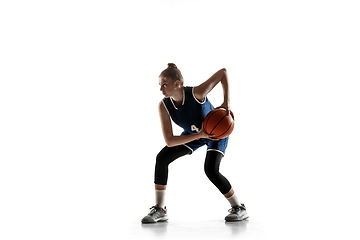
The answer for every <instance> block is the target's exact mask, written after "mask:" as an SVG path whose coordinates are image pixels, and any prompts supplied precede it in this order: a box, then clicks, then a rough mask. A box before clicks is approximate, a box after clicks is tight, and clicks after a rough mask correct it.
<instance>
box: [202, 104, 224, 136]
mask: <svg viewBox="0 0 360 240" xmlns="http://www.w3.org/2000/svg"><path fill="white" fill-rule="evenodd" d="M214 110H220V109H214ZM216 112H218V111H214V112H213V113H211V115H210V116H209V117H208V119H206V123H204V128H205V129H206V125H207V123H208V121H209V119H210V117H211V116H212V115H214V114H215V113H216ZM205 117H206V116H205ZM205 132H206V131H205ZM209 134H210V133H209Z"/></svg>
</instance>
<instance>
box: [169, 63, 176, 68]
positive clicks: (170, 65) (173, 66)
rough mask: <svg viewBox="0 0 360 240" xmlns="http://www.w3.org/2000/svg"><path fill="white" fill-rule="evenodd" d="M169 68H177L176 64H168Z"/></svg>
mask: <svg viewBox="0 0 360 240" xmlns="http://www.w3.org/2000/svg"><path fill="white" fill-rule="evenodd" d="M168 68H177V67H176V65H175V63H168Z"/></svg>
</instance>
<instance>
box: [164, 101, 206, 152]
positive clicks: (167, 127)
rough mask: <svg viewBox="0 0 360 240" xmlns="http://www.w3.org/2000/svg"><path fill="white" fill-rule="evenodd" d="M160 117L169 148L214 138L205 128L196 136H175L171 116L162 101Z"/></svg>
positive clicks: (195, 134)
mask: <svg viewBox="0 0 360 240" xmlns="http://www.w3.org/2000/svg"><path fill="white" fill-rule="evenodd" d="M159 115H160V122H161V129H162V133H163V135H164V139H165V142H166V145H167V146H168V147H173V146H177V145H181V144H185V143H188V142H191V141H194V140H196V139H199V138H210V137H211V136H213V135H209V134H207V133H206V132H205V131H204V129H203V128H202V129H201V130H200V131H199V132H197V133H194V134H190V135H183V136H174V134H173V129H172V125H171V119H170V116H169V114H168V112H167V111H166V109H165V106H164V104H163V102H162V101H160V103H159Z"/></svg>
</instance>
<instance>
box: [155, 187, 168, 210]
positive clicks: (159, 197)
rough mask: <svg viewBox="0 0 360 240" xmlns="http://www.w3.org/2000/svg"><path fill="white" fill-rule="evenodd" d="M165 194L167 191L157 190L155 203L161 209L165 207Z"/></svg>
mask: <svg viewBox="0 0 360 240" xmlns="http://www.w3.org/2000/svg"><path fill="white" fill-rule="evenodd" d="M165 193H166V190H155V203H156V205H159V206H160V207H164V206H165Z"/></svg>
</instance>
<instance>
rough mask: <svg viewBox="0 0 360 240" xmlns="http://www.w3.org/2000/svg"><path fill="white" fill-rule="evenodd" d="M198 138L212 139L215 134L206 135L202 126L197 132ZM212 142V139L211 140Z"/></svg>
mask: <svg viewBox="0 0 360 240" xmlns="http://www.w3.org/2000/svg"><path fill="white" fill-rule="evenodd" d="M198 134H199V138H209V139H213V138H212V137H214V136H215V134H207V133H206V132H205V130H204V126H203V127H202V128H201V130H200V131H199V132H198ZM213 140H214V139H213Z"/></svg>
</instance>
